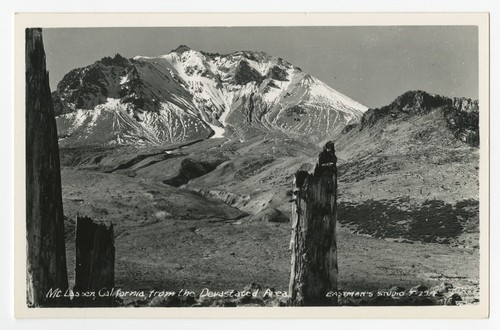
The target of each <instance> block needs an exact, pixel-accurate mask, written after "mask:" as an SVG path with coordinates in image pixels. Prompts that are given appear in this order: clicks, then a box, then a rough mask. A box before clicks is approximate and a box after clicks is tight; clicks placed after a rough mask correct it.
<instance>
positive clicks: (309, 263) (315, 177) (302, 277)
mask: <svg viewBox="0 0 500 330" xmlns="http://www.w3.org/2000/svg"><path fill="white" fill-rule="evenodd" d="M294 181H295V189H294V195H295V197H294V204H293V209H292V217H293V224H292V239H291V242H290V247H291V250H292V261H291V266H292V267H291V276H290V286H289V295H290V304H291V305H293V306H331V305H333V306H335V305H337V304H338V301H337V298H336V295H333V297H334V298H329V297H327V294H328V293H329V292H336V291H337V277H338V275H337V274H338V268H337V241H336V223H337V167H336V157H335V149H334V146H333V142H328V143H327V144H326V146H325V149H324V150H323V151H322V152H321V154H320V155H319V158H318V163H317V164H316V167H315V170H314V173H313V174H309V173H307V172H305V171H298V172H297V173H296V174H295V180H294Z"/></svg>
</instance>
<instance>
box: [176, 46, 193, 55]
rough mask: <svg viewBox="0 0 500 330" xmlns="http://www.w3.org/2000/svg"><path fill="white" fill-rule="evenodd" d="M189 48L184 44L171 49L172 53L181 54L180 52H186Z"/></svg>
mask: <svg viewBox="0 0 500 330" xmlns="http://www.w3.org/2000/svg"><path fill="white" fill-rule="evenodd" d="M190 50H191V48H189V47H188V46H186V45H179V47H177V48H176V49H174V50H172V53H177V54H182V53H184V52H188V51H190Z"/></svg>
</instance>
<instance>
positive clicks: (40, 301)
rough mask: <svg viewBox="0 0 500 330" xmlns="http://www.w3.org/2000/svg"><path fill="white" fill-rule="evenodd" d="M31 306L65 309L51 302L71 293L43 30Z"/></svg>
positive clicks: (30, 235) (29, 206)
mask: <svg viewBox="0 0 500 330" xmlns="http://www.w3.org/2000/svg"><path fill="white" fill-rule="evenodd" d="M26 239H27V269H26V273H27V274H26V275H27V276H26V279H27V280H26V281H27V283H26V285H27V304H28V306H30V307H36V306H57V305H64V299H57V298H54V297H52V298H50V297H47V293H48V292H49V290H50V289H52V290H57V289H59V290H61V291H62V292H63V293H64V292H65V291H66V290H67V288H68V275H67V269H66V251H65V244H64V215H63V205H62V194H61V172H60V167H59V147H58V144H57V127H56V120H55V117H54V109H53V105H52V98H51V94H50V87H49V75H48V73H47V71H46V67H45V51H44V48H43V40H42V30H41V29H26Z"/></svg>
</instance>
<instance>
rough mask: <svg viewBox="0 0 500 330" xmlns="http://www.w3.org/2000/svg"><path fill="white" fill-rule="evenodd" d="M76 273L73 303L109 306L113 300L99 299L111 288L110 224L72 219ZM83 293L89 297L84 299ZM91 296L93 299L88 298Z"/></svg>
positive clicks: (111, 227) (112, 252)
mask: <svg viewBox="0 0 500 330" xmlns="http://www.w3.org/2000/svg"><path fill="white" fill-rule="evenodd" d="M75 243H76V270H75V287H74V292H75V295H76V294H79V296H75V301H74V304H75V305H77V306H86V307H98V306H102V307H104V306H113V305H114V301H115V299H114V297H113V296H112V295H109V296H100V293H101V294H102V293H106V292H108V293H109V292H111V290H112V289H114V286H115V243H114V234H113V225H112V224H110V225H109V226H108V225H106V224H104V223H97V222H94V221H93V220H92V219H90V218H87V217H77V219H76V242H75ZM86 293H88V295H90V296H86ZM92 294H93V296H92Z"/></svg>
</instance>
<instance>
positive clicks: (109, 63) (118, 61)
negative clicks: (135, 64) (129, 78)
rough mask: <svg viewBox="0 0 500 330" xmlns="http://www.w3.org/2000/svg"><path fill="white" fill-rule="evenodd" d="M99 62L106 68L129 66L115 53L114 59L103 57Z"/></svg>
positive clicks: (125, 60) (123, 58)
mask: <svg viewBox="0 0 500 330" xmlns="http://www.w3.org/2000/svg"><path fill="white" fill-rule="evenodd" d="M99 62H101V63H102V64H104V65H106V66H112V65H117V66H126V65H127V64H129V61H128V60H127V59H126V58H125V57H123V56H121V55H120V54H119V53H116V54H115V56H114V57H110V56H105V57H103V58H102V59H101V60H100V61H99Z"/></svg>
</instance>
